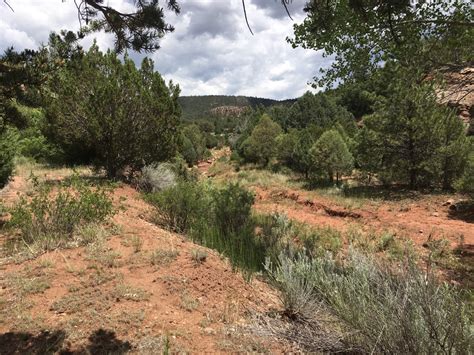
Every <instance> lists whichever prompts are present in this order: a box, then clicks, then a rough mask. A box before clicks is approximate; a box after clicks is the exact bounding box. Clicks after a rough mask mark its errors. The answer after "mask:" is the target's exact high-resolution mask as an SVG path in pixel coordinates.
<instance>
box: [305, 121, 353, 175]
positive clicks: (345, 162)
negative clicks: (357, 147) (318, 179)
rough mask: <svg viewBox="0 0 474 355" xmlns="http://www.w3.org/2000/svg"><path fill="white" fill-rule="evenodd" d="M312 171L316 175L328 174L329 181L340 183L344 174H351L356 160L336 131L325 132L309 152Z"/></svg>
mask: <svg viewBox="0 0 474 355" xmlns="http://www.w3.org/2000/svg"><path fill="white" fill-rule="evenodd" d="M309 156H310V159H311V170H312V171H313V172H315V173H316V174H318V175H319V174H322V173H324V174H327V177H328V178H329V181H330V182H332V181H333V180H334V176H336V182H337V183H339V178H340V177H341V176H342V175H343V174H348V173H350V172H351V170H352V168H353V164H354V158H353V157H352V154H351V153H350V152H349V149H348V148H347V145H346V143H345V142H344V140H343V138H342V137H341V135H340V134H339V132H338V131H337V130H335V129H331V130H329V131H326V132H324V133H323V134H322V135H321V137H319V139H318V140H317V141H316V142H315V143H314V145H313V146H312V147H311V149H310V150H309Z"/></svg>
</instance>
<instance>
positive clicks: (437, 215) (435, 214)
mask: <svg viewBox="0 0 474 355" xmlns="http://www.w3.org/2000/svg"><path fill="white" fill-rule="evenodd" d="M431 215H432V216H433V217H439V213H438V212H433V213H432V214H431Z"/></svg>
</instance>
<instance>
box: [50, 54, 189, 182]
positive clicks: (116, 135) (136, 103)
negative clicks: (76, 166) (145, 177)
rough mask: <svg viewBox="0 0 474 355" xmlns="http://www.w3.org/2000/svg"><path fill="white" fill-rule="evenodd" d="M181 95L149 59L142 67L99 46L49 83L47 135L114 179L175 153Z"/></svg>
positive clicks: (62, 70)
mask: <svg viewBox="0 0 474 355" xmlns="http://www.w3.org/2000/svg"><path fill="white" fill-rule="evenodd" d="M178 95H179V88H178V86H176V85H174V84H173V83H170V84H169V85H168V86H167V85H166V84H165V82H164V80H163V78H162V77H161V75H160V74H159V73H157V72H155V71H154V67H153V62H152V61H151V60H150V59H144V60H143V62H142V64H141V67H140V68H139V69H137V68H136V66H135V63H134V62H133V61H132V60H131V59H130V58H128V57H125V59H124V62H123V63H122V61H121V60H120V59H119V58H118V57H117V55H116V54H115V53H113V52H111V51H109V52H107V53H106V54H103V53H101V52H100V51H99V49H98V47H97V46H96V45H94V46H92V47H91V48H90V50H89V51H88V52H87V53H86V54H85V55H84V56H83V57H82V58H79V59H76V60H72V61H71V62H70V63H69V64H68V65H67V66H66V67H65V68H63V69H61V70H59V71H58V72H57V73H56V75H55V76H54V77H53V78H52V80H50V81H49V91H48V96H47V97H48V100H47V101H48V105H47V110H46V117H47V120H48V128H49V129H48V131H49V132H48V133H49V136H50V137H51V138H52V139H53V140H55V141H56V142H58V143H59V144H60V145H61V146H62V147H63V148H64V150H65V152H66V154H68V156H69V158H70V159H72V160H74V159H76V160H77V158H80V160H81V159H82V160H89V161H92V162H93V163H94V164H95V165H96V166H97V167H100V168H104V169H105V170H106V172H107V174H108V175H109V176H111V177H116V176H118V175H119V174H120V173H121V171H123V170H124V169H125V168H127V169H128V172H129V173H132V172H134V171H137V170H139V169H141V168H142V167H143V166H144V165H149V164H152V163H154V162H158V161H162V160H165V159H168V158H171V157H172V156H173V155H174V154H175V151H176V146H177V139H178V136H179V135H178V124H179V114H180V109H179V106H178V103H177V98H178ZM78 153H79V154H78ZM78 155H79V156H78Z"/></svg>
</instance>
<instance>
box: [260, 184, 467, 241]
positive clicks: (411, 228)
mask: <svg viewBox="0 0 474 355" xmlns="http://www.w3.org/2000/svg"><path fill="white" fill-rule="evenodd" d="M255 192H256V205H255V208H256V209H257V210H259V211H262V212H266V213H269V212H280V213H282V212H283V213H286V214H287V215H288V217H289V218H291V219H294V220H297V221H299V222H304V223H308V224H310V225H315V226H328V227H333V228H336V229H339V230H341V231H344V230H346V229H347V228H348V227H350V226H351V225H354V224H355V225H359V226H360V227H362V228H363V229H365V230H374V231H391V232H394V233H396V234H397V235H398V236H399V237H403V238H410V239H411V240H413V241H414V242H415V243H416V244H418V245H421V244H423V243H424V242H426V240H427V238H428V236H429V235H430V234H431V235H432V237H434V238H446V239H448V240H449V241H450V242H451V245H452V247H455V246H457V245H458V244H459V241H460V237H461V236H462V237H463V238H464V244H465V248H466V249H469V248H472V246H474V225H473V223H470V222H468V221H466V220H462V219H454V218H452V216H451V213H452V212H451V210H450V206H448V205H446V206H445V205H444V204H445V202H446V196H444V197H443V196H428V197H421V198H419V199H417V200H409V201H390V202H385V201H384V202H381V203H377V204H366V205H364V206H363V207H361V208H357V209H350V210H349V209H347V208H344V207H343V206H340V205H338V204H337V203H336V202H335V201H333V200H331V199H330V198H329V197H326V196H316V197H311V196H310V194H309V193H308V192H305V191H303V190H295V189H282V188H275V189H272V188H270V189H262V188H260V187H255ZM312 195H313V196H314V193H313V194H312Z"/></svg>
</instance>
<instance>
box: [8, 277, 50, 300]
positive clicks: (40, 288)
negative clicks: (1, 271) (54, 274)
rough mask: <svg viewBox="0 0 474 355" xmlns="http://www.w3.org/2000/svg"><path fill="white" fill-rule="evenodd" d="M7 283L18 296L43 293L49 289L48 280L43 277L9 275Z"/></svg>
mask: <svg viewBox="0 0 474 355" xmlns="http://www.w3.org/2000/svg"><path fill="white" fill-rule="evenodd" d="M7 283H8V284H9V285H10V287H13V289H14V290H16V291H17V292H18V293H19V295H29V294H37V293H43V292H44V291H46V290H47V289H48V288H50V287H51V283H50V281H49V280H48V278H47V277H46V276H45V275H43V276H29V275H21V274H17V275H10V276H9V277H8V281H7Z"/></svg>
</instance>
